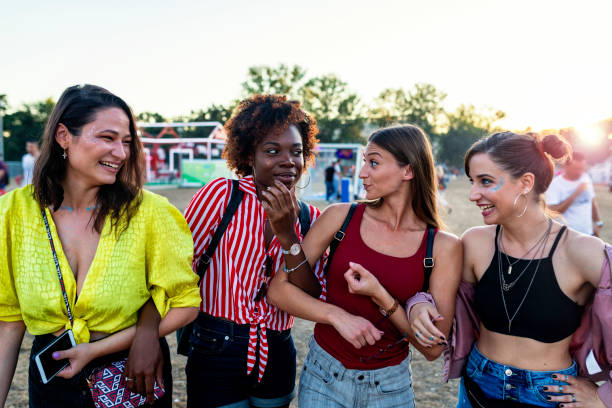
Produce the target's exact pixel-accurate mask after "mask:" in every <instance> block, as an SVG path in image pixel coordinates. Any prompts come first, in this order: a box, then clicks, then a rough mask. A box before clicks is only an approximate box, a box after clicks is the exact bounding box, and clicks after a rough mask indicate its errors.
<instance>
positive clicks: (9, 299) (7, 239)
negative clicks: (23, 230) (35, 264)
mask: <svg viewBox="0 0 612 408" xmlns="http://www.w3.org/2000/svg"><path fill="white" fill-rule="evenodd" d="M12 196H13V195H12V194H8V195H5V196H4V197H3V199H0V320H2V321H5V322H16V321H19V320H23V318H22V317H21V308H20V307H19V298H18V297H17V291H16V290H15V279H14V277H13V267H12V254H11V253H10V250H11V230H10V227H9V222H10V220H11V219H12V218H13V217H12V216H11V212H10V211H9V204H10V202H11V201H9V200H10V199H11V198H12Z"/></svg>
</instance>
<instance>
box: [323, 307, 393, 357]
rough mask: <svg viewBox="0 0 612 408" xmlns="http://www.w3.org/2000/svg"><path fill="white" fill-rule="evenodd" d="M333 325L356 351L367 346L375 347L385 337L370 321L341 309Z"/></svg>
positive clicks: (336, 314)
mask: <svg viewBox="0 0 612 408" xmlns="http://www.w3.org/2000/svg"><path fill="white" fill-rule="evenodd" d="M332 325H333V326H334V329H336V331H337V332H338V333H340V335H341V336H342V337H343V338H344V339H345V340H346V341H348V342H349V343H351V344H352V345H353V347H355V348H356V349H359V348H361V347H363V346H365V345H366V344H369V345H371V346H373V345H374V344H375V343H376V342H377V341H378V340H380V338H381V337H382V335H383V332H382V331H380V330H378V329H377V328H376V327H374V325H373V324H372V323H371V322H370V321H369V320H367V319H364V318H363V317H361V316H355V315H352V314H350V313H348V312H346V311H344V310H342V309H340V308H338V310H337V312H336V313H335V317H334V318H333V320H332Z"/></svg>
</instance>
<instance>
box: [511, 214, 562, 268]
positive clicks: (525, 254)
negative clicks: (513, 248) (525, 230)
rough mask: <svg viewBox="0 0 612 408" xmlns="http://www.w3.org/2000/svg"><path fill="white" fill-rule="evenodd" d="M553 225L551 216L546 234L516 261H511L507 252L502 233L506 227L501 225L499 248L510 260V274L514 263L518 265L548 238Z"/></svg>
mask: <svg viewBox="0 0 612 408" xmlns="http://www.w3.org/2000/svg"><path fill="white" fill-rule="evenodd" d="M551 225H552V220H551V219H550V218H549V219H548V230H546V232H545V233H544V235H542V236H541V237H540V238H539V239H538V240H537V241H536V243H535V244H533V246H532V247H531V248H529V249H528V250H527V252H525V253H524V254H523V256H521V257H520V258H517V259H516V261H514V262H510V258H508V254H507V253H506V249H505V248H504V245H503V241H502V239H501V235H502V234H503V229H504V227H503V226H502V227H500V237H499V248H500V249H501V250H502V252H503V253H504V256H505V257H506V261H507V262H508V275H511V274H512V267H513V266H514V265H516V264H517V263H519V261H520V260H521V259H525V257H526V256H527V255H529V253H530V252H531V251H533V250H534V249H535V248H536V247H537V246H538V245H539V244H541V243H542V241H543V240H544V238H546V236H547V235H548V233H549V232H550V227H551Z"/></svg>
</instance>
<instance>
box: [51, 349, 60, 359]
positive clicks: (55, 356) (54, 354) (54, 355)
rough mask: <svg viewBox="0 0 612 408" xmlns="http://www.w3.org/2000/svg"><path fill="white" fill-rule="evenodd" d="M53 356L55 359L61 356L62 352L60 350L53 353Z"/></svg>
mask: <svg viewBox="0 0 612 408" xmlns="http://www.w3.org/2000/svg"><path fill="white" fill-rule="evenodd" d="M51 355H52V356H53V358H54V359H56V360H57V359H58V358H59V357H60V353H59V351H56V352H54V353H53V354H51Z"/></svg>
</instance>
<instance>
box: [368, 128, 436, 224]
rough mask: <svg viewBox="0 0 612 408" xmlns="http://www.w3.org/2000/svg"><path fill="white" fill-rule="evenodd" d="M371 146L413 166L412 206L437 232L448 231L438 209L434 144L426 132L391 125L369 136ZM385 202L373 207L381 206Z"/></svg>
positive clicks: (399, 161) (422, 219)
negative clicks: (432, 145) (375, 146)
mask: <svg viewBox="0 0 612 408" xmlns="http://www.w3.org/2000/svg"><path fill="white" fill-rule="evenodd" d="M368 142H369V143H374V144H376V145H377V146H380V147H382V148H383V149H385V150H386V151H388V152H389V153H391V154H392V155H393V157H394V158H395V160H397V162H398V163H399V165H400V166H406V165H410V168H411V169H412V174H413V178H412V180H410V197H409V198H410V201H411V202H410V204H411V206H412V210H413V211H414V213H415V215H416V216H417V218H418V219H420V220H421V221H424V222H426V223H427V224H428V225H431V226H433V227H435V228H438V229H443V228H445V226H444V223H443V222H442V220H441V218H440V214H439V212H438V206H437V199H436V194H437V188H438V184H437V183H438V181H437V178H436V170H435V167H434V159H433V152H432V149H431V143H430V142H429V139H428V138H427V136H426V135H425V132H424V131H423V129H421V128H420V127H418V126H415V125H401V126H392V127H387V128H383V129H379V130H377V131H375V132H374V133H372V134H371V135H370V138H369V139H368ZM380 203H382V200H378V202H377V203H376V204H374V205H380Z"/></svg>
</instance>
